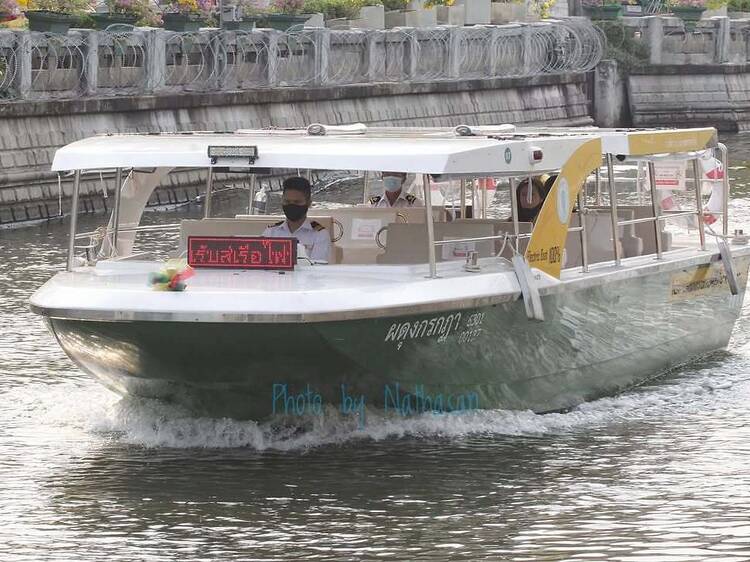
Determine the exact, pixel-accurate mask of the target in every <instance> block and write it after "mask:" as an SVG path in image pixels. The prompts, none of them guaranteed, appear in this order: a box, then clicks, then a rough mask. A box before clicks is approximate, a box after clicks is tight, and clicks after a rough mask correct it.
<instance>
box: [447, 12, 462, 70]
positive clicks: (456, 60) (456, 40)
mask: <svg viewBox="0 0 750 562" xmlns="http://www.w3.org/2000/svg"><path fill="white" fill-rule="evenodd" d="M443 27H445V32H446V33H447V34H448V52H447V53H446V61H445V62H446V69H445V70H446V72H445V77H446V78H449V79H451V80H455V79H457V78H459V77H460V72H461V44H462V43H461V34H462V33H463V28H459V27H457V26H455V25H450V26H443Z"/></svg>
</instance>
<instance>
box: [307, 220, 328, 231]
mask: <svg viewBox="0 0 750 562" xmlns="http://www.w3.org/2000/svg"><path fill="white" fill-rule="evenodd" d="M310 226H312V227H313V228H314V229H315V230H318V231H320V230H325V229H326V227H325V226H323V225H322V224H320V223H319V222H316V221H310Z"/></svg>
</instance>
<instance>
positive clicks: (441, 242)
mask: <svg viewBox="0 0 750 562" xmlns="http://www.w3.org/2000/svg"><path fill="white" fill-rule="evenodd" d="M514 238H515V239H517V240H522V239H525V238H531V233H526V234H518V235H516V234H509V233H507V232H506V233H503V234H496V235H495V236H477V237H475V238H450V239H447V240H435V242H434V244H435V246H445V245H447V244H455V243H456V242H484V241H487V240H506V239H507V240H511V239H514Z"/></svg>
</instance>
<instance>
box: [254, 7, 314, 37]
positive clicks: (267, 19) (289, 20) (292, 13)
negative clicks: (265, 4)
mask: <svg viewBox="0 0 750 562" xmlns="http://www.w3.org/2000/svg"><path fill="white" fill-rule="evenodd" d="M303 5H304V0H272V2H271V4H270V8H271V11H270V12H269V13H266V14H263V16H261V18H260V21H259V22H258V25H259V26H260V27H270V28H271V29H278V30H279V31H286V30H287V29H289V28H290V27H292V26H294V25H302V24H304V23H305V22H306V21H307V20H308V16H306V15H303V14H302V7H303Z"/></svg>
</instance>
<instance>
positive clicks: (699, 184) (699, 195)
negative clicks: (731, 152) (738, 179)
mask: <svg viewBox="0 0 750 562" xmlns="http://www.w3.org/2000/svg"><path fill="white" fill-rule="evenodd" d="M725 173H726V172H725ZM702 176H703V174H702V173H701V166H700V163H699V162H698V159H697V158H694V159H693V181H694V182H695V203H696V205H697V209H698V237H699V238H700V241H701V250H703V251H705V249H706V228H705V227H704V226H703V181H702V180H703V177H702Z"/></svg>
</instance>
